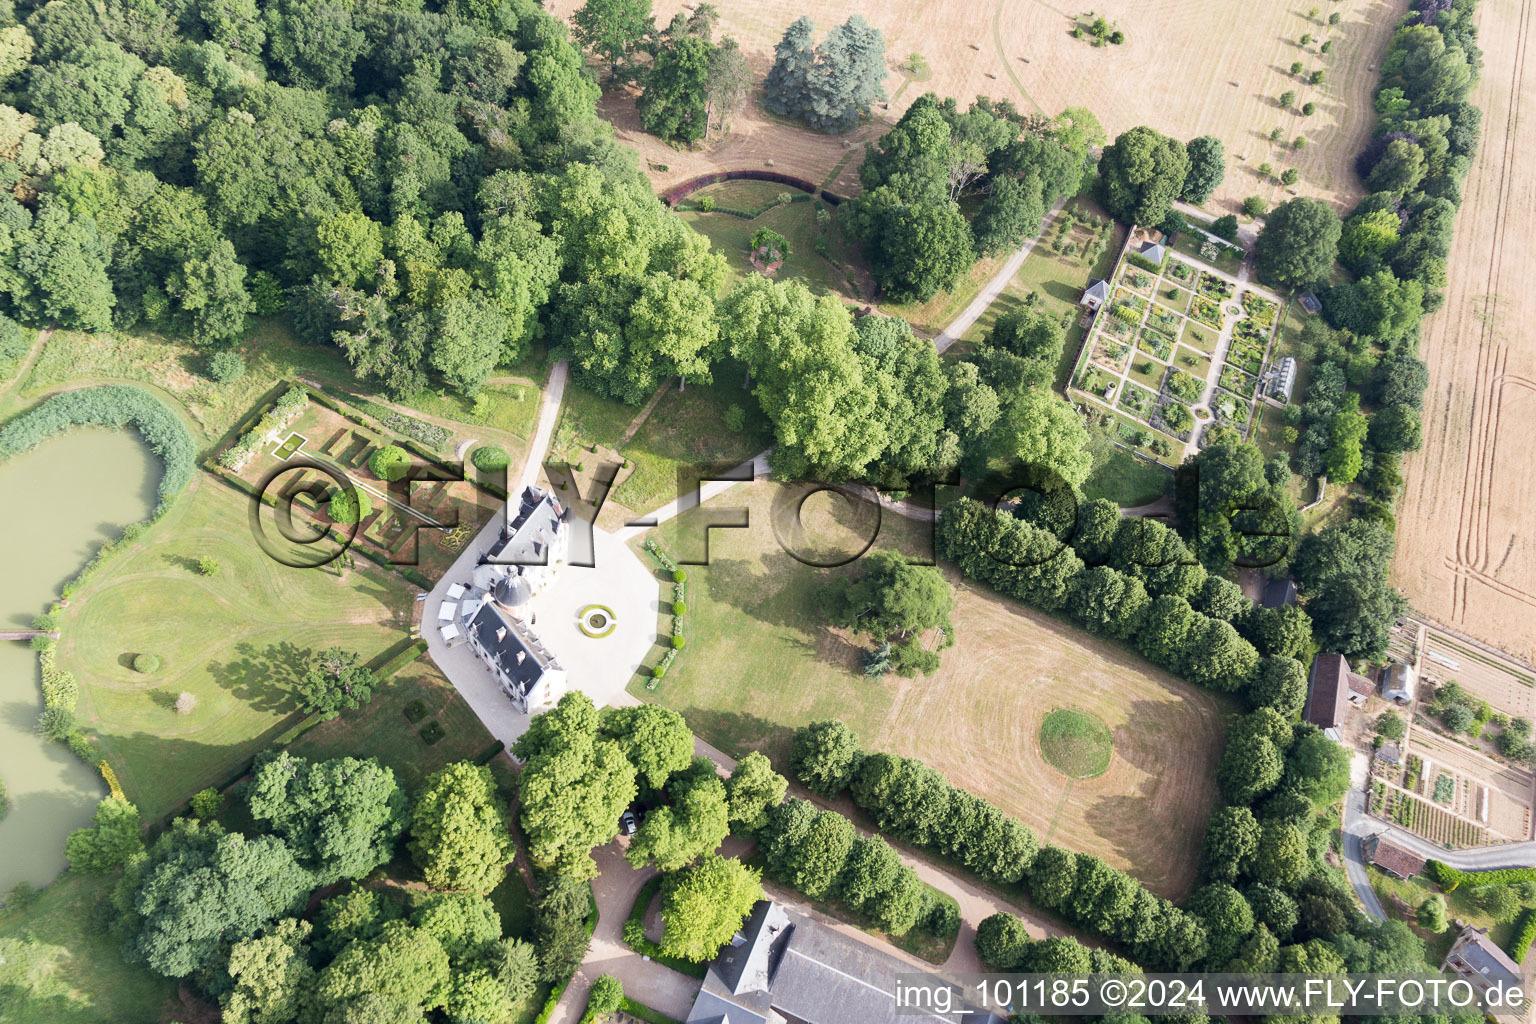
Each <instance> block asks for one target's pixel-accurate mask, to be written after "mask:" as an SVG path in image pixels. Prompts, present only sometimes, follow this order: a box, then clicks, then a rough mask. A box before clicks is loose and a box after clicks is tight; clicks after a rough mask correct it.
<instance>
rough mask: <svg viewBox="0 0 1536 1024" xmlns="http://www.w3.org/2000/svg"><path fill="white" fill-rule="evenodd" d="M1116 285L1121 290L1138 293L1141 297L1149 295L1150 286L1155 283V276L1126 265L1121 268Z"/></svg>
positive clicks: (1150, 291)
mask: <svg viewBox="0 0 1536 1024" xmlns="http://www.w3.org/2000/svg"><path fill="white" fill-rule="evenodd" d="M1116 283H1117V284H1119V285H1120V286H1121V287H1123V288H1129V289H1132V290H1134V291H1137V292H1140V293H1141V294H1142V295H1151V294H1152V286H1153V285H1154V284H1156V283H1157V275H1156V274H1152V273H1149V272H1148V271H1145V270H1142V269H1141V268H1140V267H1133V266H1130V265H1129V264H1126V265H1125V266H1123V267H1122V269H1121V271H1120V279H1119V281H1118V282H1116Z"/></svg>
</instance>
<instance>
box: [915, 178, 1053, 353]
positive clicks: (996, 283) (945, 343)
mask: <svg viewBox="0 0 1536 1024" xmlns="http://www.w3.org/2000/svg"><path fill="white" fill-rule="evenodd" d="M1066 202H1067V201H1066V200H1065V199H1063V200H1061V201H1060V202H1058V203H1057V204H1056V205H1055V206H1053V207H1051V209H1050V212H1049V213H1047V214H1046V215H1045V218H1044V219H1043V220H1042V221H1041V222H1040V230H1039V231H1038V232H1036V234H1035V237H1034V238H1031V239H1030V240H1029V241H1027V242H1025V243H1024V245H1023V246H1022V247H1021V248H1020V249H1019V251H1018V252H1016V253H1014V254H1013V255H1012V256H1009V257H1008V259H1007V261H1006V262H1005V263H1004V264H1003V265H1002V266H1001V267H999V268H998V271H997V273H995V274H993V275H992V280H990V281H988V282H987V283H986V285H985V286H984V287H983V288H982V289H981V291H980V292H978V293H977V294H976V297H975V298H974V299H972V300H971V304H970V305H969V306H966V307H965V309H964V310H962V311H961V313H960V315H959V316H957V317H955V320H954V323H952V324H950V325H949V326H948V327H946V328H944V329H943V330H942V331H940V332H939V336H938V337H937V338H934V339H933V347H934V348H936V349H938V350H939V351H940V352H943V351H944V350H945V349H947V348H949V346H951V345H953V344H954V343H955V342H957V341H959V340H960V338H961V336H963V335H964V334H965V332H966V331H968V330H970V329H971V325H972V324H974V323H975V322H976V321H977V320H979V319H980V318H981V314H983V313H985V312H986V311H987V307H988V306H990V305H992V303H994V302H996V301H997V297H998V296H999V295H1001V294H1002V293H1003V289H1005V288H1007V287H1008V282H1009V281H1012V280H1013V275H1014V274H1017V273H1018V272H1019V268H1020V267H1022V266H1023V265H1024V261H1025V260H1026V259H1028V258H1029V254H1030V253H1031V252H1033V251H1034V248H1035V243H1036V242H1038V241H1039V240H1040V239H1041V238H1043V237H1044V236H1045V226H1046V225H1047V224H1049V223H1050V222H1051V220H1052V219H1053V218H1054V217H1055V216H1056V215H1057V214H1058V213H1060V212H1061V208H1062V207H1063V206H1065V205H1066Z"/></svg>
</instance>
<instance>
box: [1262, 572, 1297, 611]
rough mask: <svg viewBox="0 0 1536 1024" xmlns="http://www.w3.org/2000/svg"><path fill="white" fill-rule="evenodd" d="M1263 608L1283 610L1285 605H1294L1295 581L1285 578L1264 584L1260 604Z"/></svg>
mask: <svg viewBox="0 0 1536 1024" xmlns="http://www.w3.org/2000/svg"><path fill="white" fill-rule="evenodd" d="M1260 603H1261V604H1262V605H1263V606H1264V607H1265V608H1284V607H1285V606H1286V605H1291V604H1295V603H1296V581H1295V580H1293V579H1291V578H1290V577H1289V576H1287V577H1286V578H1285V579H1280V580H1270V581H1269V582H1268V583H1266V584H1264V595H1263V600H1262V601H1261V602H1260Z"/></svg>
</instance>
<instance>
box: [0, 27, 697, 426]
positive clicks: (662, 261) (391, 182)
mask: <svg viewBox="0 0 1536 1024" xmlns="http://www.w3.org/2000/svg"><path fill="white" fill-rule="evenodd" d="M0 17H3V18H4V20H5V21H6V22H8V23H9V25H8V27H6V28H4V29H3V30H0V75H3V77H4V86H5V95H4V97H0V99H3V101H4V105H3V106H0V124H3V128H0V158H3V159H0V175H3V176H4V183H5V187H6V191H7V192H8V193H9V196H8V197H6V198H5V199H3V200H0V295H3V301H4V305H5V307H6V308H7V310H8V311H9V312H11V313H12V314H13V315H14V316H16V317H17V318H19V319H22V320H24V321H27V322H31V323H34V324H44V323H48V322H57V323H58V324H60V325H61V326H65V327H71V328H78V329H81V330H104V329H107V328H118V329H128V328H134V327H144V328H149V329H153V330H158V331H164V332H167V333H171V334H174V335H178V336H185V337H190V338H191V339H192V340H193V341H194V342H195V343H196V344H197V345H199V346H202V347H204V348H207V349H210V350H216V349H218V348H220V347H221V346H227V345H230V344H231V343H233V342H235V341H236V340H238V339H239V338H240V337H241V336H242V334H243V333H244V332H245V330H246V327H247V318H248V316H250V315H251V314H253V313H256V314H273V313H278V312H281V311H284V310H286V311H288V312H289V313H290V314H291V316H292V318H293V322H294V324H295V326H296V327H297V328H298V330H299V332H300V334H301V335H302V336H303V337H305V338H306V339H308V340H311V341H314V342H319V343H334V344H336V345H338V346H340V347H341V348H342V349H343V350H344V351H345V352H346V354H347V357H348V359H349V360H350V361H351V363H352V365H353V366H354V367H355V368H356V371H357V373H358V375H359V376H360V377H361V378H363V379H364V380H366V381H368V382H371V383H373V384H376V385H377V386H378V387H380V388H381V389H383V390H384V391H386V392H388V393H390V394H394V395H406V394H410V393H412V392H414V391H416V390H418V389H419V388H420V387H422V386H423V384H424V383H425V382H426V381H427V380H428V378H429V377H435V378H437V379H440V380H441V381H442V382H443V383H445V384H447V385H449V386H451V387H454V388H458V389H461V390H464V391H466V392H472V391H474V390H475V389H476V388H477V387H478V386H479V385H480V384H481V383H482V382H483V381H484V379H485V377H486V376H487V375H488V374H489V373H490V371H491V369H492V368H493V367H494V366H496V365H497V364H498V363H504V362H509V361H515V360H516V359H518V358H519V357H520V356H521V355H522V354H524V353H525V352H526V350H527V347H528V345H529V342H530V341H531V339H533V338H535V337H539V336H551V337H559V338H561V339H562V340H563V342H564V343H565V344H566V345H567V346H569V347H570V348H571V349H573V350H574V351H575V353H576V354H577V356H578V362H579V363H580V364H581V365H582V366H583V367H591V368H592V370H593V372H594V373H595V374H599V375H608V374H613V373H614V372H615V365H616V364H618V363H622V364H623V367H624V370H625V373H624V379H623V381H622V382H619V381H617V380H616V381H615V382H614V385H613V387H612V388H608V389H605V390H613V391H618V392H622V393H624V394H626V396H632V395H642V394H644V393H645V392H647V391H649V390H650V389H651V388H652V387H654V385H655V383H656V381H657V380H659V379H660V378H661V376H663V375H665V374H669V373H676V372H687V371H688V370H689V369H690V367H691V360H693V359H694V358H695V357H696V354H697V352H698V349H699V347H700V346H701V345H702V344H704V343H706V342H707V341H709V340H710V337H711V332H712V329H713V317H712V302H713V293H714V291H715V288H716V287H717V286H718V284H719V282H720V279H721V275H722V273H723V267H722V266H721V263H720V260H719V258H718V257H717V256H712V255H710V254H709V252H708V246H707V243H706V242H705V241H704V239H703V238H701V237H699V236H697V235H695V234H694V233H693V232H691V231H689V230H687V229H686V228H685V227H684V226H683V225H682V224H681V223H679V222H678V221H677V220H675V219H674V218H671V217H669V216H668V215H667V213H666V211H665V209H664V208H663V207H662V206H661V204H660V203H658V202H657V201H656V200H655V198H654V197H653V196H652V195H651V192H650V189H649V187H648V186H647V184H646V182H645V180H644V179H643V177H642V176H641V175H640V174H639V172H638V170H637V168H636V164H635V160H634V157H633V155H632V154H631V153H629V152H628V151H626V150H623V149H621V148H619V147H618V146H617V145H615V144H614V142H613V140H612V132H611V129H610V128H609V126H608V125H607V124H606V123H605V122H603V121H601V120H600V119H598V117H597V115H596V112H595V106H594V104H595V101H596V97H597V86H596V84H595V82H594V81H593V80H592V77H591V76H590V74H589V73H588V72H587V70H586V67H585V62H584V61H583V59H582V56H581V54H580V53H579V52H578V51H577V50H576V49H575V48H574V47H573V46H572V45H571V44H570V42H569V41H568V39H567V37H566V32H565V29H564V28H563V27H562V26H561V25H560V24H559V23H558V22H556V21H555V20H554V19H552V18H550V17H549V16H547V15H546V14H544V13H543V12H542V11H541V10H539V8H538V7H537V6H536V5H534V4H532V3H530V2H526V0H508V2H505V3H474V2H466V3H458V2H450V3H446V4H440V5H439V4H432V5H423V4H420V3H410V2H405V3H390V2H376V0H365V2H362V3H358V4H334V3H326V2H320V0H278V2H274V3H259V4H258V3H254V2H250V0H246V2H244V3H240V2H237V3H232V4H226V3H200V2H195V0H194V2H175V0H173V2H171V3H159V2H155V3H151V2H148V0H127V2H118V0H108V2H102V3H92V2H87V0H63V2H55V3H49V4H46V5H37V6H35V7H34V6H32V5H18V6H16V7H15V8H8V9H6V10H5V11H3V12H0Z"/></svg>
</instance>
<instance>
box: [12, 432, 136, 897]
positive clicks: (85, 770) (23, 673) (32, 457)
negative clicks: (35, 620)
mask: <svg viewBox="0 0 1536 1024" xmlns="http://www.w3.org/2000/svg"><path fill="white" fill-rule="evenodd" d="M159 482H160V465H159V463H158V462H156V461H155V459H154V457H153V456H152V455H151V454H150V453H149V451H148V450H147V449H145V447H144V446H143V445H142V444H141V443H140V442H139V440H138V437H137V435H135V434H132V433H115V432H112V431H106V430H77V431H72V432H70V433H68V434H61V435H59V436H58V437H55V438H53V439H52V440H49V441H45V442H44V443H43V445H42V447H40V448H38V449H37V450H36V451H33V452H28V453H26V454H24V455H18V456H16V457H15V458H12V459H8V460H6V461H5V462H0V566H3V569H0V572H3V573H4V583H3V584H0V629H16V628H25V627H27V626H30V625H31V622H32V616H34V615H36V614H38V613H39V612H43V611H46V610H47V608H48V605H49V603H50V602H52V601H53V600H55V599H56V598H57V597H58V593H59V588H60V587H61V586H62V585H63V584H64V582H65V581H66V580H68V579H70V578H71V577H73V576H74V575H75V574H76V573H77V572H79V571H80V567H81V566H83V565H84V564H85V563H86V562H87V561H88V560H89V559H90V557H91V555H93V554H94V553H95V552H96V549H97V548H98V547H99V546H100V545H101V542H102V541H104V540H107V539H108V538H110V537H113V536H116V535H117V534H118V533H119V532H121V530H122V528H123V527H124V526H125V525H127V524H128V523H132V522H136V521H138V520H140V519H143V518H145V517H146V516H148V515H149V513H150V512H151V511H152V510H153V509H154V507H155V488H156V486H157V485H158V484H159ZM144 612H145V614H146V615H149V614H153V609H150V608H146V609H144ZM41 709H42V696H41V691H40V690H39V688H38V677H37V655H35V654H34V653H33V652H32V650H31V649H30V648H29V647H28V646H27V644H26V643H25V642H24V641H14V640H0V780H4V782H5V787H6V790H7V792H8V793H9V795H10V804H11V810H10V813H9V814H8V815H6V817H5V818H4V820H0V892H4V891H5V890H7V889H9V888H10V887H11V886H13V885H15V884H16V883H17V882H20V881H23V880H25V881H28V882H31V883H32V884H34V885H44V884H46V883H48V882H51V881H52V880H53V879H54V878H55V877H56V876H57V875H58V873H59V872H60V871H62V870H63V869H64V866H65V865H64V837H65V836H67V835H68V834H69V833H70V831H71V830H73V829H76V828H79V827H81V826H82V825H89V824H90V821H91V814H92V812H93V811H94V810H95V807H96V802H97V801H98V800H100V799H101V797H102V796H103V795H104V792H105V791H104V787H103V785H102V782H101V779H100V777H99V776H98V775H97V774H96V772H95V771H94V770H93V769H91V768H89V767H87V766H86V765H85V764H83V763H81V762H80V761H79V760H78V759H77V758H75V756H74V755H73V754H71V753H70V752H69V751H68V750H66V749H64V747H63V746H62V745H61V744H58V743H54V742H52V741H49V740H45V739H44V738H43V737H41V736H39V735H38V734H37V732H36V729H35V726H36V722H37V715H38V712H39V711H40V710H41Z"/></svg>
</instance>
